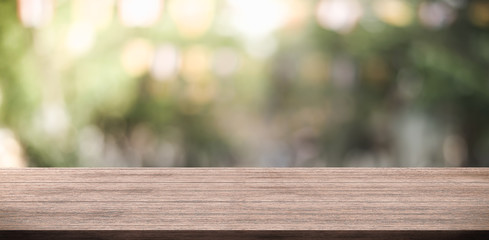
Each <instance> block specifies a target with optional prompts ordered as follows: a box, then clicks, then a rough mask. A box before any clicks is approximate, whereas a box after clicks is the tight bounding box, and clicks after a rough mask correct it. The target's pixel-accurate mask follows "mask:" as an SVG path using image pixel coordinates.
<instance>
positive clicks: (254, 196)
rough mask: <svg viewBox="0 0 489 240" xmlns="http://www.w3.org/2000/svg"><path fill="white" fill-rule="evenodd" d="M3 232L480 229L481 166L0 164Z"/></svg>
mask: <svg viewBox="0 0 489 240" xmlns="http://www.w3.org/2000/svg"><path fill="white" fill-rule="evenodd" d="M5 230H9V231H11V230H21V231H36V230H51V231H52V230H56V231H59V230H62V231H68V232H69V231H85V232H89V231H95V233H99V234H100V233H104V234H107V233H106V232H104V231H102V232H97V231H96V230H118V231H127V230H133V231H155V230H159V231H167V232H172V231H176V230H178V231H186V232H187V233H188V232H190V233H191V232H194V233H195V231H204V230H205V231H206V232H208V231H207V230H214V232H215V231H217V230H218V231H220V233H221V234H225V233H226V234H231V233H233V232H235V231H248V232H255V233H260V234H262V235H263V234H266V233H267V232H269V231H282V232H283V231H286V232H285V233H288V234H289V235H290V234H291V233H290V232H289V231H296V233H295V234H297V233H303V234H306V233H312V232H316V233H317V234H319V233H320V234H332V233H337V234H338V233H339V234H340V235H341V234H343V235H344V234H345V233H352V232H353V233H354V232H355V231H356V232H362V231H363V232H365V231H369V232H373V233H376V232H377V233H378V232H382V231H384V232H390V233H394V234H401V233H405V232H411V233H412V232H424V233H425V234H433V233H437V231H444V232H445V234H447V233H448V234H449V233H457V234H461V233H464V232H466V231H476V230H478V231H481V230H485V231H488V230H489V169H487V168H445V169H437V168H411V169H388V168H381V169H369V168H360V169H352V168H280V169H277V168H266V169H262V168H218V169H215V168H163V169H161V168H156V169H155V168H149V169H145V168H125V169H87V168H82V169H59V168H58V169H57V168H50V169H40V168H35V169H34V168H33V169H1V170H0V231H2V232H0V236H2V234H4V235H5V234H7V233H8V234H16V233H17V234H18V232H5ZM178 231H177V232H178ZM318 231H319V232H318ZM328 231H329V232H328ZM210 232H211V233H212V231H210ZM31 233H32V234H34V233H36V232H31ZM156 233H158V232H156ZM160 233H161V232H160ZM477 233H479V234H480V233H484V234H485V233H486V232H477ZM24 234H25V233H24ZM467 234H468V233H467ZM362 236H366V235H362ZM485 236H487V235H485ZM148 239H150V238H148ZM243 239H244V238H243ZM342 239H343V238H342ZM358 239H363V238H358ZM406 239H411V238H406Z"/></svg>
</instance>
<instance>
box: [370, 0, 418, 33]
mask: <svg viewBox="0 0 489 240" xmlns="http://www.w3.org/2000/svg"><path fill="white" fill-rule="evenodd" d="M373 8H374V11H375V14H376V15H377V17H378V18H379V19H380V20H382V21H383V22H385V23H387V24H390V25H393V26H396V27H405V26H408V25H409V24H411V22H412V21H413V9H412V8H411V6H409V4H408V3H407V2H406V1H404V0H378V1H375V2H374V5H373Z"/></svg>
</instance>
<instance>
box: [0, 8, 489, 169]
mask: <svg viewBox="0 0 489 240" xmlns="http://www.w3.org/2000/svg"><path fill="white" fill-rule="evenodd" d="M24 1H25V2H29V1H27V0H24ZM36 1H37V0H33V1H32V2H30V4H32V5H30V8H31V10H32V9H34V8H33V6H34V5H33V2H36ZM39 1H40V2H41V3H43V2H44V4H45V3H53V4H54V6H53V9H54V11H53V14H52V16H50V19H49V20H46V23H40V22H35V21H36V19H35V18H34V17H32V16H31V18H32V19H31V18H29V17H26V16H28V15H26V16H24V18H22V16H21V15H22V13H21V12H22V11H21V10H19V9H20V7H21V2H22V1H17V2H15V1H0V36H1V38H0V56H1V58H0V123H1V125H2V126H1V127H2V128H3V129H7V130H8V131H9V132H11V133H12V134H10V135H8V136H10V137H11V138H16V139H18V142H19V145H20V146H21V147H22V148H23V149H24V151H25V153H24V155H23V156H22V158H25V159H28V161H29V163H28V165H30V166H488V165H489V128H488V126H489V124H488V123H489V91H488V90H489V68H488V67H489V66H488V63H489V4H488V2H486V1H482V0H480V1H464V0H438V1H420V0H417V1H404V0H388V1H387V0H386V1H384V0H377V1H373V0H372V1H356V0H344V1H338V0H322V1H294V0H283V1H273V0H270V1H263V2H262V1H243V2H249V4H246V3H238V1H232V0H231V1H224V0H219V1H217V0H216V1H212V0H210V1H198V2H196V1H192V0H185V1H183V0H182V1H180V2H179V1H177V0H167V1H159V2H160V3H162V4H163V5H162V6H163V7H162V9H163V10H161V11H162V13H161V16H158V17H157V19H156V20H154V21H153V22H152V23H151V24H148V26H146V25H145V24H146V23H144V24H143V23H138V22H137V19H136V20H134V19H133V20H131V19H130V18H127V19H126V18H125V17H124V16H122V15H123V14H124V13H123V12H124V10H123V7H122V5H123V3H122V2H123V1H117V2H114V1H110V0H107V1H102V2H101V3H94V1H66V0H58V1H49V0H39ZM39 1H37V2H39ZM83 2H85V3H83ZM90 2H91V4H95V5H97V4H99V7H100V9H102V8H103V6H104V4H105V3H107V4H109V5H108V6H109V7H108V8H107V9H109V10H110V11H112V12H113V15H109V18H108V20H107V21H106V22H105V24H102V20H97V21H98V22H95V24H94V23H92V24H93V25H86V23H87V22H90V21H89V20H90V18H89V17H88V19H85V20H84V21H85V22H84V21H79V20H80V19H78V18H80V16H82V17H83V16H84V15H83V14H80V13H79V12H80V9H82V7H81V6H84V4H90ZM95 2H97V1H95ZM127 2H129V1H127ZM149 2H155V1H149ZM139 4H140V5H139V6H144V4H142V3H139ZM206 4H207V5H206ZM253 4H254V5H253ZM41 5H42V4H41ZM194 5H195V6H196V7H194V8H192V6H194ZM155 6H157V5H155ZM258 6H261V7H258ZM233 7H234V9H233ZM26 8H29V7H26ZM133 8H134V7H133ZM247 8H250V9H251V11H249V12H251V13H252V14H251V15H246V14H244V12H245V10H246V9H247ZM282 8H283V9H288V10H283V9H282ZM141 9H142V10H141ZM141 9H140V11H143V13H146V17H148V16H149V15H151V14H150V12H151V11H150V10H149V9H146V10H145V9H144V7H142V8H141ZM178 9H180V10H178ZM182 9H184V10H182ZM188 9H190V10H188ZM345 9H346V10H345ZM35 10H36V9H34V10H32V11H34V12H35ZM92 10H93V9H92ZM282 10H283V11H282ZM134 11H137V8H136V9H135V10H134ZM144 11H146V12H144ZM280 11H282V12H283V13H284V14H283V15H277V14H278V13H277V12H280ZM82 13H83V12H82ZM31 14H32V12H31ZM239 14H244V15H245V20H246V16H247V17H248V26H246V25H243V24H242V23H243V22H239V21H238V22H237V24H235V25H232V24H230V23H232V22H233V19H234V17H235V16H234V15H239ZM143 15H145V14H143ZM90 16H91V15H90ZM94 16H95V15H94ZM117 16H119V17H117ZM136 16H137V12H136ZM182 16H183V17H182ZM250 16H251V17H250ZM185 19H187V20H185ZM274 19H277V21H275V22H273V20H274ZM143 20H144V19H143ZM279 20H281V21H282V22H280V21H279ZM37 21H44V20H43V19H41V20H39V19H38V20H37ZM93 21H95V20H93ZM131 21H133V22H132V23H131ZM98 23H100V26H98V25H97V24H98ZM245 23H246V22H245ZM279 23H280V24H279ZM84 24H85V25H84ZM131 24H135V25H138V24H140V25H141V26H130V25H131ZM240 24H241V25H240ZM274 24H275V25H274ZM142 25H144V26H142ZM87 26H88V28H87ZM240 27H242V28H243V29H241V28H240ZM246 27H248V28H246ZM267 27H268V28H267ZM240 29H241V30H242V31H240ZM247 31H248V32H247ZM260 31H261V32H260ZM158 54H160V55H158ZM5 131H6V130H5ZM0 135H1V134H0ZM3 142H5V141H3ZM0 145H2V137H1V136H0ZM5 146H6V145H5ZM5 146H4V147H3V149H4V150H2V149H0V157H1V156H2V155H1V154H2V151H3V152H4V153H3V154H8V153H5V152H8V151H9V148H7V147H5ZM0 148H1V146H0ZM11 155H12V154H11ZM5 156H6V155H5Z"/></svg>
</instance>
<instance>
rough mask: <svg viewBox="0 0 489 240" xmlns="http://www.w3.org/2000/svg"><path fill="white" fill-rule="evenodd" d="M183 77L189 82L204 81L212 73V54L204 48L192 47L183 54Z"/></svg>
mask: <svg viewBox="0 0 489 240" xmlns="http://www.w3.org/2000/svg"><path fill="white" fill-rule="evenodd" d="M181 71H182V76H183V77H184V78H185V80H187V81H189V82H198V81H201V80H203V79H204V78H205V77H206V76H207V75H208V74H209V71H210V53H209V51H208V50H207V48H205V47H203V46H192V47H190V48H188V49H187V50H185V52H184V53H183V64H182V69H181Z"/></svg>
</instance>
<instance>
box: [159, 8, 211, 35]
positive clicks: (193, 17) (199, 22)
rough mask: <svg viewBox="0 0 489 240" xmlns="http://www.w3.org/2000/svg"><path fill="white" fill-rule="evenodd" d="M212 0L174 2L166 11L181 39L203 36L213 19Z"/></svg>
mask: <svg viewBox="0 0 489 240" xmlns="http://www.w3.org/2000/svg"><path fill="white" fill-rule="evenodd" d="M214 5H215V3H214V1H213V0H174V1H171V2H170V3H169V6H168V11H169V13H170V17H171V18H172V20H173V21H174V22H175V24H176V26H177V28H178V31H179V32H180V34H181V35H182V36H183V37H186V38H196V37H199V36H201V35H203V34H204V33H205V32H206V31H207V30H208V29H209V27H210V26H211V24H212V20H213V19H214V8H215V6H214Z"/></svg>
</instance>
